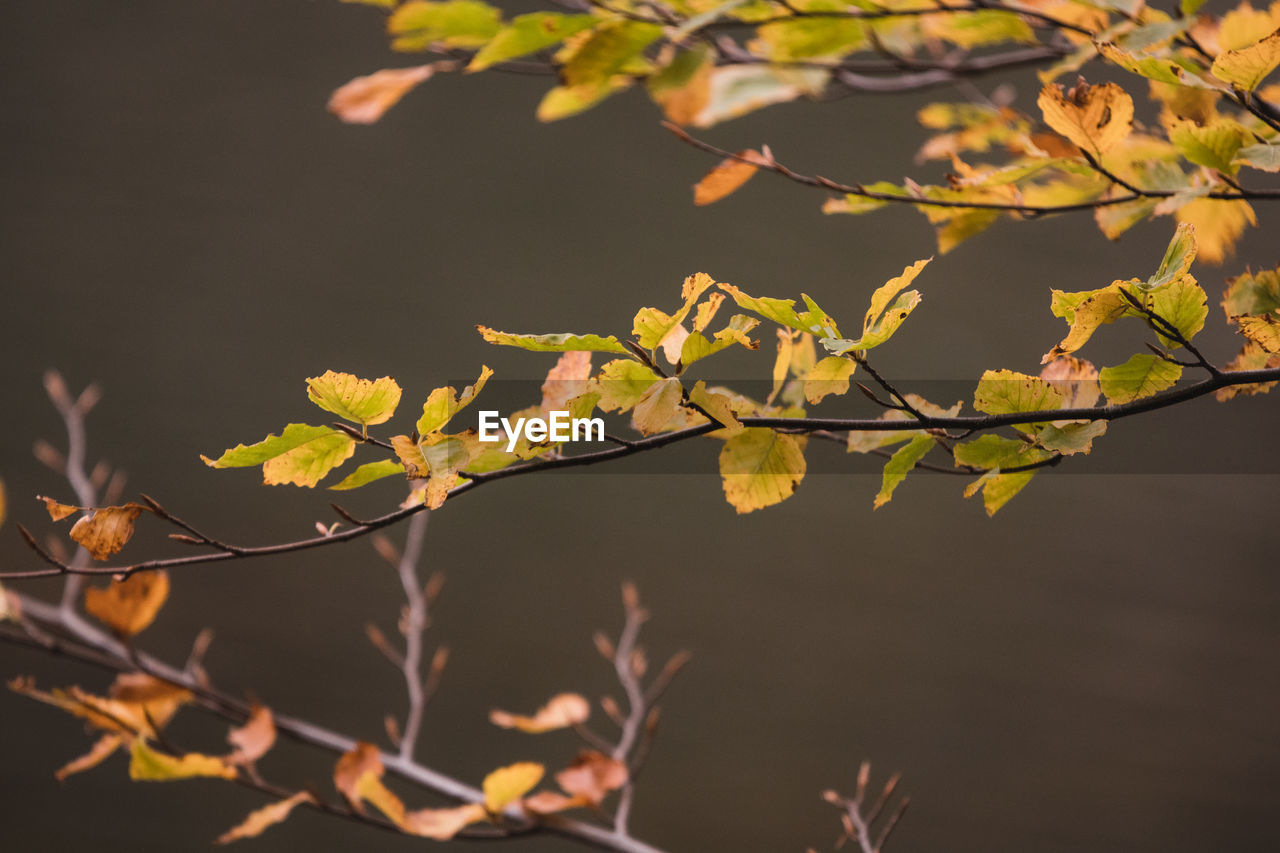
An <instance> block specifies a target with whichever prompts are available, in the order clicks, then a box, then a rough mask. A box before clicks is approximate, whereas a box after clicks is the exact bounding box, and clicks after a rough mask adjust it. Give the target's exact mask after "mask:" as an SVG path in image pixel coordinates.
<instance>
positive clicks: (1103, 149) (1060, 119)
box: [1038, 78, 1133, 156]
mask: <svg viewBox="0 0 1280 853" xmlns="http://www.w3.org/2000/svg"><path fill="white" fill-rule="evenodd" d="M1038 103H1039V105H1040V111H1041V112H1042V113H1044V120H1045V123H1046V124H1048V125H1049V126H1050V127H1051V128H1053V129H1054V130H1056V131H1057V132H1058V133H1060V134H1062V135H1063V136H1065V137H1066V138H1067V139H1070V140H1071V141H1072V142H1074V143H1075V144H1076V145H1078V146H1080V147H1081V148H1083V149H1085V150H1087V151H1089V152H1091V153H1093V154H1095V155H1099V156H1100V155H1102V154H1105V153H1107V151H1109V150H1111V149H1112V148H1114V147H1115V146H1116V145H1117V144H1119V143H1120V142H1121V141H1122V140H1124V138H1125V137H1127V136H1128V135H1129V132H1130V131H1131V130H1132V129H1133V98H1131V97H1129V95H1128V93H1126V92H1125V91H1124V90H1123V89H1121V88H1120V87H1119V86H1117V85H1116V84H1115V83H1103V84H1101V85H1097V86H1090V85H1089V84H1088V83H1086V82H1084V79H1083V78H1081V80H1080V82H1079V83H1077V84H1076V85H1075V86H1074V87H1072V88H1071V89H1069V90H1067V92H1066V93H1065V94H1064V93H1063V91H1062V87H1061V86H1059V85H1058V84H1056V83H1054V84H1050V85H1048V86H1045V87H1044V89H1042V90H1041V91H1040V99H1039V101H1038Z"/></svg>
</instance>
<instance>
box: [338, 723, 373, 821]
mask: <svg viewBox="0 0 1280 853" xmlns="http://www.w3.org/2000/svg"><path fill="white" fill-rule="evenodd" d="M382 772H383V770H382V758H381V757H380V756H379V753H378V748H377V747H376V746H374V745H373V744H371V743H366V742H364V741H361V742H359V743H357V744H356V745H355V747H354V748H353V749H352V750H351V751H350V752H346V753H344V754H343V755H342V757H341V758H339V759H338V762H337V764H335V765H334V766H333V786H334V787H335V788H337V789H338V791H339V792H341V794H342V796H344V797H346V798H347V801H348V802H350V803H351V805H352V808H354V809H355V810H356V811H358V812H360V813H361V814H363V813H364V807H363V806H362V805H361V802H360V800H361V796H360V792H359V784H360V779H361V778H362V777H363V776H364V775H365V774H366V773H372V774H374V775H375V776H378V777H380V776H382Z"/></svg>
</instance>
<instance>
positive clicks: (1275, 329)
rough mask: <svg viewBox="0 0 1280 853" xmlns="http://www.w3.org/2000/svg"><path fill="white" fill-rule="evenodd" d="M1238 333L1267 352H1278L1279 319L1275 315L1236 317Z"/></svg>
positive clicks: (1279, 340)
mask: <svg viewBox="0 0 1280 853" xmlns="http://www.w3.org/2000/svg"><path fill="white" fill-rule="evenodd" d="M1236 322H1237V323H1239V324H1240V333H1241V334H1243V335H1244V336H1245V337H1247V338H1249V339H1250V340H1252V341H1254V342H1255V343H1257V344H1258V346H1260V347H1262V348H1263V349H1264V350H1266V351H1267V352H1280V317H1277V316H1276V315H1275V314H1263V315H1260V316H1253V315H1250V314H1246V315H1244V316H1242V317H1237V318H1236Z"/></svg>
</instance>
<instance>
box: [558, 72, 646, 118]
mask: <svg viewBox="0 0 1280 853" xmlns="http://www.w3.org/2000/svg"><path fill="white" fill-rule="evenodd" d="M630 85H631V80H630V78H628V77H623V76H622V75H618V76H617V77H614V78H612V79H611V80H609V82H608V83H607V84H606V85H603V86H599V87H597V88H594V89H587V88H583V87H580V86H579V87H574V86H556V87H555V88H554V89H551V90H550V91H548V92H547V94H546V95H544V96H543V97H542V100H541V101H540V102H539V103H538V111H537V117H538V121H559V120H560V119H562V118H569V117H570V116H575V115H577V114H578V113H580V112H584V111H586V110H589V109H591V108H592V107H594V106H595V105H596V104H598V103H600V102H601V101H603V100H604V99H605V98H607V97H609V96H610V95H612V94H615V93H617V92H621V91H622V90H623V89H626V88H627V87H628V86H630Z"/></svg>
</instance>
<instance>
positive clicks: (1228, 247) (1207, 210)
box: [1174, 198, 1258, 264]
mask: <svg viewBox="0 0 1280 853" xmlns="http://www.w3.org/2000/svg"><path fill="white" fill-rule="evenodd" d="M1174 216H1176V217H1177V219H1178V221H1179V222H1184V223H1189V224H1191V225H1194V226H1195V229H1196V237H1197V239H1198V240H1199V243H1200V259H1201V260H1203V261H1206V262H1208V263H1211V264H1220V263H1222V262H1223V261H1224V260H1226V258H1227V255H1229V254H1231V252H1232V251H1234V248H1235V244H1236V241H1237V240H1239V239H1240V235H1241V234H1243V233H1244V230H1245V228H1247V227H1249V226H1250V225H1257V224H1258V218H1257V216H1256V215H1255V214H1254V212H1253V208H1252V207H1250V206H1249V203H1248V202H1247V201H1241V200H1239V199H1214V198H1198V199H1195V200H1194V201H1190V202H1187V203H1186V204H1184V205H1182V206H1181V207H1179V208H1178V209H1177V212H1176V213H1175V214H1174Z"/></svg>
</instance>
